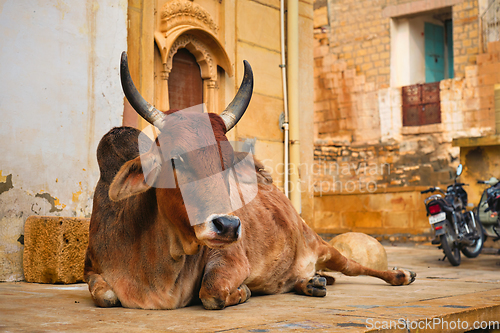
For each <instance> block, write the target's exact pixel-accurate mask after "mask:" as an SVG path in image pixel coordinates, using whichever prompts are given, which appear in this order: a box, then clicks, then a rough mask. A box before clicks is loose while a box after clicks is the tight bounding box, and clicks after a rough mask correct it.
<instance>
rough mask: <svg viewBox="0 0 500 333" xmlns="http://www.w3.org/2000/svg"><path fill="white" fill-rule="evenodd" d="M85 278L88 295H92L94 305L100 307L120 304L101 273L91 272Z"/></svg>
mask: <svg viewBox="0 0 500 333" xmlns="http://www.w3.org/2000/svg"><path fill="white" fill-rule="evenodd" d="M87 280H88V282H87V283H88V285H89V291H90V295H92V300H93V301H94V303H95V305H97V306H100V307H102V308H109V307H112V306H120V305H121V303H120V301H119V300H118V297H117V296H116V294H115V292H114V291H113V289H111V287H110V286H109V284H108V283H107V282H106V281H104V279H103V278H102V276H101V275H99V274H92V275H90V276H89V277H88V279H87Z"/></svg>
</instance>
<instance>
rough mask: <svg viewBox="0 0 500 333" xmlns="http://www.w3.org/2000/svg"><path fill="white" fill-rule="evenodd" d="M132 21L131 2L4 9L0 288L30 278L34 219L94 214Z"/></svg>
mask: <svg viewBox="0 0 500 333" xmlns="http://www.w3.org/2000/svg"><path fill="white" fill-rule="evenodd" d="M126 21H127V1H126V0H119V1H110V0H105V1H97V0H88V1H84V2H66V1H46V2H32V1H14V0H7V1H2V2H0V22H1V23H0V38H1V40H2V43H1V44H0V76H1V77H2V80H0V91H2V97H1V98H0V114H1V115H2V119H1V121H0V156H1V162H0V170H1V171H0V189H2V190H1V191H0V281H16V280H20V279H22V278H23V275H22V237H21V238H20V236H21V235H22V233H23V227H24V222H25V221H26V218H27V217H28V216H30V215H59V216H89V215H90V212H91V209H92V195H93V190H94V187H95V184H96V182H97V179H98V176H99V171H98V166H97V161H96V158H95V151H96V147H97V144H98V142H99V140H100V138H101V137H102V135H103V134H104V133H106V132H107V131H108V130H109V129H110V128H112V127H113V126H118V125H121V123H122V119H121V115H122V112H123V94H122V92H121V88H120V82H119V72H118V69H119V59H120V53H121V52H122V51H123V50H126V47H127V27H126ZM2 184H3V185H2Z"/></svg>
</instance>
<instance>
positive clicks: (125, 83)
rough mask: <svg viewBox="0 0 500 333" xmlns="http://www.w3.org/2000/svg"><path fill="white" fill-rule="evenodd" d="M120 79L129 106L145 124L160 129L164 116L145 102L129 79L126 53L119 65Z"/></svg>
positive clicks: (123, 54)
mask: <svg viewBox="0 0 500 333" xmlns="http://www.w3.org/2000/svg"><path fill="white" fill-rule="evenodd" d="M120 78H121V81H122V89H123V92H124V93H125V97H127V99H128V101H129V102H130V105H132V107H133V108H134V109H135V111H137V113H138V114H139V115H140V116H141V117H142V118H144V119H145V120H146V121H147V122H149V123H150V124H152V125H155V126H156V127H158V128H160V126H161V122H162V120H163V119H165V114H164V113H163V112H161V111H160V110H158V109H157V108H155V107H154V106H152V105H151V104H149V103H148V102H146V100H145V99H144V98H143V97H142V96H141V94H140V93H139V91H137V88H136V87H135V85H134V82H133V81H132V78H131V77H130V72H129V70H128V60H127V52H125V51H124V52H123V53H122V59H121V63H120Z"/></svg>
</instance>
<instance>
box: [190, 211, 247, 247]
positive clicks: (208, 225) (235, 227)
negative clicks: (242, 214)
mask: <svg viewBox="0 0 500 333" xmlns="http://www.w3.org/2000/svg"><path fill="white" fill-rule="evenodd" d="M194 229H195V233H196V238H198V240H200V241H201V242H202V243H204V244H205V245H206V246H208V247H210V248H225V247H227V246H229V245H231V244H233V243H235V242H236V241H238V239H240V237H241V221H240V219H239V218H238V217H237V216H232V215H219V214H212V215H210V216H209V217H208V219H207V220H206V222H205V223H201V224H198V225H195V226H194Z"/></svg>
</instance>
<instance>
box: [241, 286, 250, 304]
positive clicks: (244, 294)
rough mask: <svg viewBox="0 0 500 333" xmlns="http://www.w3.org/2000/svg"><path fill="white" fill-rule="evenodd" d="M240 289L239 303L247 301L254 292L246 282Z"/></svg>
mask: <svg viewBox="0 0 500 333" xmlns="http://www.w3.org/2000/svg"><path fill="white" fill-rule="evenodd" d="M238 291H239V293H240V301H239V302H238V304H241V303H245V302H246V301H248V299H249V298H250V296H252V292H251V291H250V288H248V287H247V285H246V284H242V285H241V286H240V287H239V288H238Z"/></svg>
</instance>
